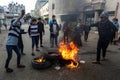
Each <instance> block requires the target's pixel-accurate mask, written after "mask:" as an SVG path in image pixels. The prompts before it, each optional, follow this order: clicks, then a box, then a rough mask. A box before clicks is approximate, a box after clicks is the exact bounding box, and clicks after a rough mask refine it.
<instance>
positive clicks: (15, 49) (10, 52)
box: [5, 45, 21, 68]
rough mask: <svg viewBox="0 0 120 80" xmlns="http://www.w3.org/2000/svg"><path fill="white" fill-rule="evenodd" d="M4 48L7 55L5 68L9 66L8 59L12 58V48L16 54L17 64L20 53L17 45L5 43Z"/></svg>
mask: <svg viewBox="0 0 120 80" xmlns="http://www.w3.org/2000/svg"><path fill="white" fill-rule="evenodd" d="M6 49H7V54H8V56H7V60H6V64H5V68H8V66H9V63H10V60H11V58H12V50H14V51H15V53H16V54H17V65H19V64H20V58H21V54H20V51H19V48H18V46H12V45H6Z"/></svg>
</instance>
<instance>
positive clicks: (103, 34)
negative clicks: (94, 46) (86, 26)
mask: <svg viewBox="0 0 120 80" xmlns="http://www.w3.org/2000/svg"><path fill="white" fill-rule="evenodd" d="M91 27H97V28H98V32H99V37H100V38H104V39H107V40H110V39H111V37H112V36H113V34H115V32H116V28H115V26H114V25H113V23H112V22H111V21H109V20H107V21H106V22H104V23H103V22H101V21H99V22H97V23H95V24H92V25H91Z"/></svg>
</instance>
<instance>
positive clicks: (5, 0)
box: [0, 0, 37, 13]
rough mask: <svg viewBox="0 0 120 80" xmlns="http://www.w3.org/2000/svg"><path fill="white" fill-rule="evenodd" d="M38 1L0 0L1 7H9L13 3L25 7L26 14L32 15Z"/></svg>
mask: <svg viewBox="0 0 120 80" xmlns="http://www.w3.org/2000/svg"><path fill="white" fill-rule="evenodd" d="M36 1H37V0H0V6H8V4H9V3H11V2H15V3H16V2H17V3H18V4H23V5H25V9H26V13H30V11H31V10H33V9H34V8H35V3H36Z"/></svg>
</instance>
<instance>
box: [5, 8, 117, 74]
mask: <svg viewBox="0 0 120 80" xmlns="http://www.w3.org/2000/svg"><path fill="white" fill-rule="evenodd" d="M24 15H25V10H22V11H21V15H20V16H19V17H18V18H17V19H14V20H12V21H11V26H10V29H9V33H8V37H7V42H6V50H7V54H8V57H7V59H6V63H5V69H6V72H9V73H10V72H13V69H11V68H10V67H9V63H10V60H11V58H12V50H14V51H15V53H16V54H17V67H18V68H25V65H22V64H21V62H20V60H21V55H25V53H24V52H23V49H24V44H23V40H22V34H26V33H27V32H25V31H24V30H23V29H22V28H21V25H22V22H23V21H22V19H23V17H24ZM100 18H101V20H100V21H98V22H97V23H94V24H91V25H90V23H89V22H88V21H86V22H85V24H84V25H83V24H81V19H78V20H77V23H76V25H75V26H74V29H73V35H72V36H69V35H70V31H71V30H70V27H69V21H66V22H64V24H63V28H62V31H63V34H64V35H63V41H64V43H66V44H67V43H68V42H69V41H70V40H72V41H73V42H74V43H75V44H76V46H77V47H82V45H83V44H82V39H81V37H82V36H83V35H84V41H85V42H87V40H88V36H89V32H90V30H91V27H97V28H98V35H99V39H98V44H97V52H96V53H97V57H96V61H94V62H93V63H95V64H100V61H101V58H100V56H101V50H102V60H105V59H106V50H107V47H108V45H109V43H110V42H111V43H114V44H117V36H118V30H119V23H118V19H117V18H114V19H113V22H111V21H110V20H109V15H108V13H107V12H102V13H101V15H100ZM60 30H61V27H60V25H59V24H58V21H57V20H56V17H55V15H53V16H52V19H51V20H50V21H49V31H50V47H51V48H53V47H54V46H56V47H59V45H58V36H59V31H60ZM28 34H29V37H30V38H31V41H32V46H31V47H32V52H31V55H32V56H35V50H36V51H40V50H39V46H40V47H44V46H43V40H42V38H43V35H44V34H45V30H44V23H43V21H42V19H41V18H38V19H35V18H33V19H32V20H31V21H30V24H29V28H28ZM39 41H40V45H39Z"/></svg>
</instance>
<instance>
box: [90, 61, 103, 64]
mask: <svg viewBox="0 0 120 80" xmlns="http://www.w3.org/2000/svg"><path fill="white" fill-rule="evenodd" d="M92 63H93V64H101V63H100V61H93V62H92Z"/></svg>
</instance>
